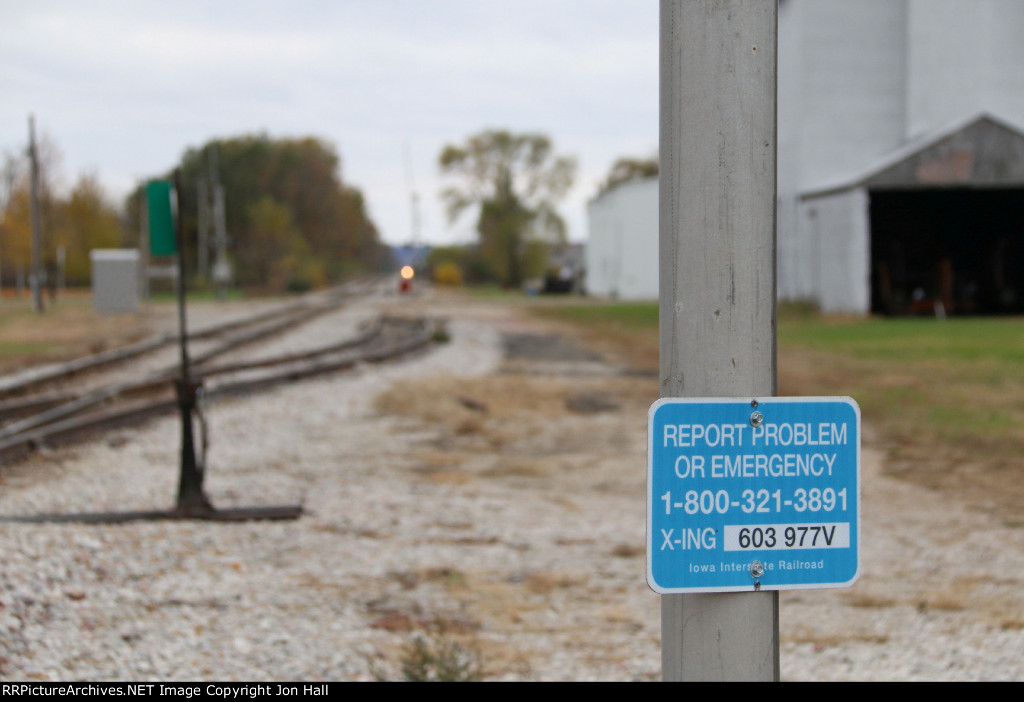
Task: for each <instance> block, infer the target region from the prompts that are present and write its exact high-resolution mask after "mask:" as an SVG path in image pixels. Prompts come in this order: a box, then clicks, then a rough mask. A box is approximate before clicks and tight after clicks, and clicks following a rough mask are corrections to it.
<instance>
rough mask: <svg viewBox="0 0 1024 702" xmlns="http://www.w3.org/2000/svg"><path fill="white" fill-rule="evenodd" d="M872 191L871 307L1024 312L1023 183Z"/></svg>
mask: <svg viewBox="0 0 1024 702" xmlns="http://www.w3.org/2000/svg"><path fill="white" fill-rule="evenodd" d="M870 196H871V310H872V312H875V313H880V314H897V315H898V314H1020V313H1022V312H1024V188H999V189H966V188H948V189H933V190H872V191H871V193H870Z"/></svg>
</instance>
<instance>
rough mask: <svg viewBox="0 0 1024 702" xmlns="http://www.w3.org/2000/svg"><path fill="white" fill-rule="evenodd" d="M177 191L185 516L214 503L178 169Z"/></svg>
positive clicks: (181, 506) (181, 499)
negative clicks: (206, 481)
mask: <svg viewBox="0 0 1024 702" xmlns="http://www.w3.org/2000/svg"><path fill="white" fill-rule="evenodd" d="M174 192H175V194H176V196H177V208H176V210H175V227H174V233H175V238H176V239H177V244H178V245H177V249H178V324H179V327H180V334H179V340H180V343H181V378H180V379H179V380H177V381H176V382H175V389H176V390H177V394H178V409H179V410H180V412H181V477H180V480H179V482H178V506H177V510H178V512H179V513H180V514H182V515H185V516H202V515H206V514H209V513H210V512H212V511H213V506H212V505H211V504H210V501H209V500H208V499H207V498H206V494H205V493H204V492H203V469H202V467H201V466H200V465H199V463H198V461H197V460H196V448H195V439H194V434H193V431H192V416H193V415H194V414H195V411H196V405H197V403H198V399H199V398H198V393H199V392H200V389H201V387H202V380H199V381H195V380H193V379H192V376H191V364H190V361H189V356H188V321H187V318H186V314H185V306H186V305H185V296H186V294H187V292H188V287H187V279H186V278H185V235H184V232H183V227H182V219H183V215H184V209H185V208H184V204H185V202H184V200H185V198H184V195H183V193H182V189H181V172H180V171H177V170H176V171H174Z"/></svg>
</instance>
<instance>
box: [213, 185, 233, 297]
mask: <svg viewBox="0 0 1024 702" xmlns="http://www.w3.org/2000/svg"><path fill="white" fill-rule="evenodd" d="M213 224H214V227H215V235H214V244H215V246H216V248H217V253H216V257H215V258H214V261H213V282H214V283H215V284H216V286H217V299H218V300H220V301H221V302H223V301H224V300H225V299H227V295H228V283H229V282H230V281H231V264H229V263H228V230H227V226H226V214H225V211H224V186H223V185H221V184H220V183H219V182H218V183H217V185H216V186H215V188H214V191H213Z"/></svg>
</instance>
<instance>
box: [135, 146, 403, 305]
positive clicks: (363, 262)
mask: <svg viewBox="0 0 1024 702" xmlns="http://www.w3.org/2000/svg"><path fill="white" fill-rule="evenodd" d="M211 163H212V164H215V165H214V166H213V167H212V168H211ZM177 168H178V169H179V170H180V183H181V190H182V192H181V194H180V196H181V197H182V204H181V211H182V226H183V232H184V236H185V240H186V253H187V256H186V260H187V262H188V264H189V265H190V266H192V267H193V268H194V267H195V265H196V261H197V260H198V255H197V254H198V251H197V246H198V244H199V235H198V232H199V207H198V202H199V200H198V193H199V192H200V186H199V182H200V180H201V179H206V181H207V188H208V189H209V188H212V187H213V183H214V182H215V181H216V182H219V183H220V184H221V185H222V187H223V189H224V202H225V223H226V229H227V232H228V236H229V238H230V246H229V250H230V254H231V261H232V264H233V268H234V282H235V283H236V284H237V285H239V286H242V287H246V288H257V289H262V290H265V291H268V292H281V291H284V290H306V289H310V288H315V287H320V286H322V285H324V284H327V283H331V282H337V281H339V280H342V279H343V278H345V277H347V276H350V275H352V274H355V273H359V272H366V271H373V272H375V271H379V270H382V269H383V268H385V267H386V266H387V265H388V264H389V263H390V251H389V249H388V247H387V246H385V245H384V244H383V243H381V241H380V237H379V234H378V232H377V228H376V226H375V225H374V223H373V221H372V220H371V219H370V217H369V214H368V213H367V211H366V203H365V200H364V199H363V195H362V192H361V191H360V190H359V189H358V188H356V187H354V186H352V185H349V184H347V183H345V182H344V181H343V179H342V177H341V159H340V157H339V156H338V154H337V152H336V151H335V150H334V147H333V146H331V145H330V144H328V143H326V142H324V141H322V140H320V139H317V138H314V137H304V138H297V139H273V138H271V137H269V136H267V135H266V134H260V135H249V136H242V137H235V138H229V139H216V140H211V141H209V142H207V143H206V144H204V145H203V146H201V147H198V148H190V149H188V150H187V151H186V152H185V153H184V155H183V156H182V158H181V162H180V163H179V165H178V167H177ZM172 174H173V171H172V172H169V173H166V174H164V176H163V177H165V178H170V177H172ZM141 203H142V185H140V187H139V189H138V190H137V191H136V192H135V193H133V194H132V195H131V196H129V198H128V202H127V205H126V210H127V212H128V215H129V219H134V220H135V221H138V220H137V217H138V213H139V207H140V206H141Z"/></svg>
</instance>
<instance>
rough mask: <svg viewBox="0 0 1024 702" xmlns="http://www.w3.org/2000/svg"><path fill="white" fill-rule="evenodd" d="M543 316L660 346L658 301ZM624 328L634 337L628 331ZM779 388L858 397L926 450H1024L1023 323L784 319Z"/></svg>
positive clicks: (793, 314) (871, 414) (884, 427)
mask: <svg viewBox="0 0 1024 702" xmlns="http://www.w3.org/2000/svg"><path fill="white" fill-rule="evenodd" d="M535 311H536V312H537V313H538V314H540V315H543V316H545V317H549V318H555V319H559V320H563V321H567V322H570V323H573V324H576V325H579V326H581V327H583V328H585V329H588V330H591V331H595V332H600V333H611V334H615V333H619V334H620V336H623V337H624V338H627V339H628V340H629V343H631V344H633V345H634V346H635V347H640V346H641V345H643V344H645V343H646V344H647V345H648V346H650V345H654V347H655V348H656V345H657V343H658V342H657V335H658V305H657V304H656V303H604V304H602V303H586V304H583V303H579V302H578V301H568V300H567V301H566V302H565V304H561V305H552V304H548V305H545V306H543V307H540V306H538V307H536V308H535ZM622 332H625V333H626V334H622ZM778 348H779V369H780V379H781V380H784V381H785V382H784V383H783V384H782V386H781V387H780V391H781V392H784V393H788V394H793V395H850V396H852V397H853V398H854V399H856V400H857V401H858V403H859V404H860V405H861V409H862V411H863V415H864V418H865V421H867V422H870V423H871V424H872V425H874V426H876V427H878V428H879V429H880V430H881V432H882V435H883V438H885V439H887V440H890V441H892V442H895V443H896V444H898V445H900V446H904V447H911V446H913V445H918V447H919V448H921V449H923V450H927V449H928V447H929V445H932V444H935V443H936V442H937V444H936V445H938V446H941V447H944V448H945V449H950V450H954V449H957V448H963V447H973V449H978V448H982V449H984V451H986V452H988V453H989V454H990V455H991V456H994V457H999V456H1002V457H1004V458H1005V457H1007V456H1012V455H1017V456H1019V455H1021V454H1020V452H1021V451H1022V450H1024V400H1022V399H1020V398H1021V397H1024V319H1022V318H1011V317H976V318H949V319H946V320H943V321H938V320H935V319H930V318H881V317H867V318H855V317H829V316H825V315H821V314H819V313H818V312H817V311H815V310H814V309H813V308H811V307H809V306H807V305H799V304H783V305H780V306H779V313H778Z"/></svg>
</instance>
